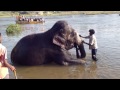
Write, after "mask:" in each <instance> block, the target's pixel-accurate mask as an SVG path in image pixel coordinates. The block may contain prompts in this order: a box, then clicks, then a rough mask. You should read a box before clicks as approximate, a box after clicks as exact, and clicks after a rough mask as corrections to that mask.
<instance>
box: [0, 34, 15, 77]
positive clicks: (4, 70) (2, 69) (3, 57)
mask: <svg viewBox="0 0 120 90" xmlns="http://www.w3.org/2000/svg"><path fill="white" fill-rule="evenodd" d="M1 41H2V36H1V33H0V79H9V71H8V69H10V70H12V71H14V70H16V69H15V67H14V66H12V65H10V64H9V63H8V61H7V49H6V47H5V46H3V45H2V44H1Z"/></svg>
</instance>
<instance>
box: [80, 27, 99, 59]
mask: <svg viewBox="0 0 120 90" xmlns="http://www.w3.org/2000/svg"><path fill="white" fill-rule="evenodd" d="M94 34H95V30H94V29H90V30H89V36H86V37H83V36H81V35H80V37H83V38H86V39H87V38H88V39H89V43H87V42H85V41H83V43H85V44H87V45H89V49H90V50H91V54H92V59H93V60H94V61H97V60H98V59H97V58H96V53H97V49H98V45H97V39H96V36H95V35H94Z"/></svg>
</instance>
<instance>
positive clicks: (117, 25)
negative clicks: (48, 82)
mask: <svg viewBox="0 0 120 90" xmlns="http://www.w3.org/2000/svg"><path fill="white" fill-rule="evenodd" d="M44 18H45V21H46V23H45V24H44V25H41V24H26V25H22V28H23V30H22V32H21V33H20V34H19V35H14V36H8V35H7V34H6V28H7V26H8V25H9V24H15V18H14V17H9V18H0V32H1V33H2V37H3V41H2V44H3V45H5V46H6V47H7V50H8V55H7V56H8V62H9V63H11V60H10V54H11V50H12V49H13V47H14V46H15V44H16V43H17V42H18V41H19V40H20V39H21V38H22V37H24V36H26V35H29V34H33V33H40V32H41V33H42V32H45V31H47V30H48V29H50V28H51V27H52V26H53V24H54V23H55V22H56V21H58V20H66V21H67V22H68V23H69V24H70V25H72V27H73V28H74V29H75V30H76V31H77V32H79V33H80V34H81V35H82V36H86V35H88V34H89V32H88V31H89V29H95V31H96V33H95V35H96V38H97V41H98V47H99V48H98V52H97V57H98V59H99V60H98V61H97V62H94V61H93V60H92V59H91V51H90V50H89V48H88V45H84V46H85V50H86V53H87V56H86V58H85V60H86V64H85V65H73V66H59V65H56V64H50V65H41V66H30V67H28V66H16V69H17V77H18V78H19V79H119V78H120V51H119V50H120V46H119V45H120V35H119V33H120V16H119V15H118V14H109V15H107V14H106V15H105V14H100V15H68V16H45V17H44ZM85 41H86V42H88V40H87V39H85ZM69 52H70V53H71V54H72V55H73V56H75V54H76V53H75V49H74V48H73V49H71V50H69ZM11 64H12V63H11ZM9 72H10V78H11V79H14V78H15V76H14V74H13V72H11V71H10V70H9Z"/></svg>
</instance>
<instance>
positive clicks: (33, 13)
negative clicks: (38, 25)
mask: <svg viewBox="0 0 120 90" xmlns="http://www.w3.org/2000/svg"><path fill="white" fill-rule="evenodd" d="M26 12H27V14H22V15H24V16H54V15H55V16H56V15H78V14H85V15H96V14H120V11H26ZM18 15H19V12H12V11H0V17H15V16H18Z"/></svg>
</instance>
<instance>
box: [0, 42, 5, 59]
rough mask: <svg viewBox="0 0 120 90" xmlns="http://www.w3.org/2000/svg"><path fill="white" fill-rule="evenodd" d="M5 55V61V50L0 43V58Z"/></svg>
mask: <svg viewBox="0 0 120 90" xmlns="http://www.w3.org/2000/svg"><path fill="white" fill-rule="evenodd" d="M4 54H5V59H7V48H6V47H5V46H3V45H2V44H1V43H0V56H1V55H4Z"/></svg>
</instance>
